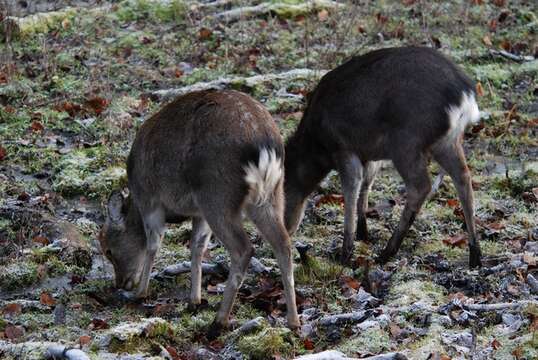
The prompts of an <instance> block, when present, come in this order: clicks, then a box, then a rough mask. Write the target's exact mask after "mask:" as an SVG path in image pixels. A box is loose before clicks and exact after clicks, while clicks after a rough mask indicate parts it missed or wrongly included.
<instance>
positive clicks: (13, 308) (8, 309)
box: [3, 303, 22, 315]
mask: <svg viewBox="0 0 538 360" xmlns="http://www.w3.org/2000/svg"><path fill="white" fill-rule="evenodd" d="M21 312H22V307H21V305H20V304H17V303H11V304H7V305H5V306H4V310H3V313H4V315H16V314H20V313H21Z"/></svg>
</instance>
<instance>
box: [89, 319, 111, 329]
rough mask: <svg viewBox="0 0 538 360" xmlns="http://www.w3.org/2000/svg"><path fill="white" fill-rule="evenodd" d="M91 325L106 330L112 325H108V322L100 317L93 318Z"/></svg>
mask: <svg viewBox="0 0 538 360" xmlns="http://www.w3.org/2000/svg"><path fill="white" fill-rule="evenodd" d="M90 326H91V328H92V329H94V330H104V329H108V328H109V327H110V325H108V323H107V322H106V321H105V320H103V319H98V318H94V319H92V322H91V324H90Z"/></svg>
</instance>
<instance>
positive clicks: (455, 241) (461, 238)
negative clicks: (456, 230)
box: [443, 234, 467, 248]
mask: <svg viewBox="0 0 538 360" xmlns="http://www.w3.org/2000/svg"><path fill="white" fill-rule="evenodd" d="M443 243H444V244H445V245H448V246H454V247H456V246H457V247H460V248H464V247H465V246H466V245H467V234H458V235H455V236H451V237H449V238H447V239H444V240H443Z"/></svg>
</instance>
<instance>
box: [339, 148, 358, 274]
mask: <svg viewBox="0 0 538 360" xmlns="http://www.w3.org/2000/svg"><path fill="white" fill-rule="evenodd" d="M338 163H339V167H338V168H339V174H340V181H341V183H342V192H343V195H344V242H343V245H342V253H341V257H340V259H341V262H342V263H343V264H348V263H349V261H350V259H351V258H352V256H353V248H354V245H353V241H355V237H356V230H357V224H356V222H355V221H356V218H357V206H356V204H357V198H358V196H359V187H360V185H361V181H362V173H363V166H362V164H361V161H360V159H359V158H358V157H357V156H356V155H353V154H344V155H341V156H340V157H339V159H338Z"/></svg>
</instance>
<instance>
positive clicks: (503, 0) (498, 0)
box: [493, 0, 506, 7]
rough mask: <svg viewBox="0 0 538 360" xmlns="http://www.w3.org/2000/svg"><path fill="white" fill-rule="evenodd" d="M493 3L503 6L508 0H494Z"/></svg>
mask: <svg viewBox="0 0 538 360" xmlns="http://www.w3.org/2000/svg"><path fill="white" fill-rule="evenodd" d="M493 3H494V4H495V5H497V6H498V7H503V6H504V5H506V0H493Z"/></svg>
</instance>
